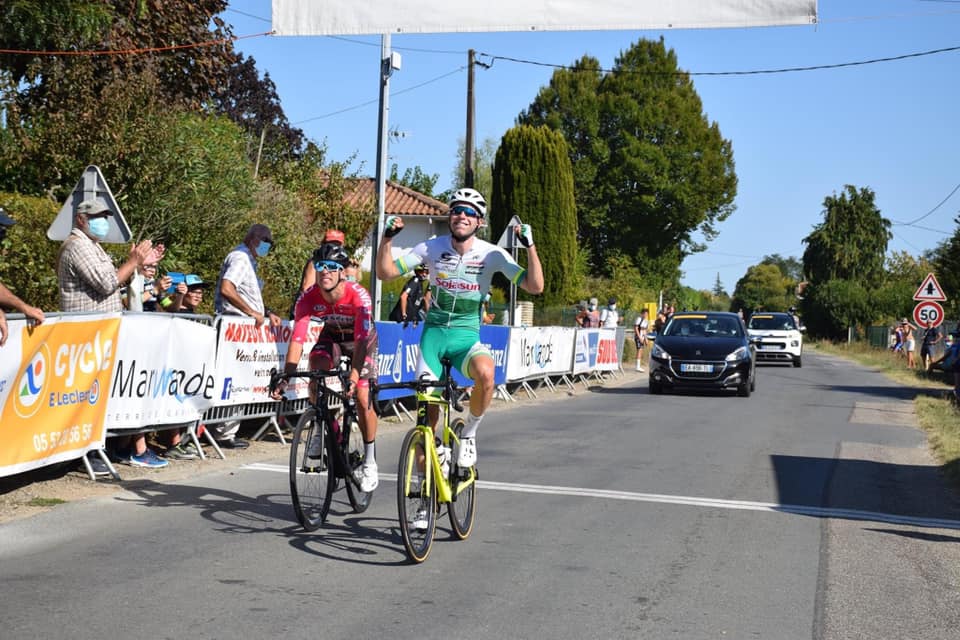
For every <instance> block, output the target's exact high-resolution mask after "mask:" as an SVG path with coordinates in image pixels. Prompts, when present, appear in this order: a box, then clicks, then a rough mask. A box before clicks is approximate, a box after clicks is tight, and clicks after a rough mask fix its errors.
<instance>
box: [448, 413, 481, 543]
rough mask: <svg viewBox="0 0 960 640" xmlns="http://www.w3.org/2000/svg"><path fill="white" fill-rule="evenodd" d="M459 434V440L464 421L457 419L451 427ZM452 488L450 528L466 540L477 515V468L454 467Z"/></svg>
mask: <svg viewBox="0 0 960 640" xmlns="http://www.w3.org/2000/svg"><path fill="white" fill-rule="evenodd" d="M450 428H451V429H453V432H454V433H455V434H457V440H459V439H460V434H461V433H462V432H463V419H462V418H457V419H456V420H454V421H453V424H452V425H451V426H450ZM450 486H451V490H452V492H453V500H452V501H451V502H450V504H448V505H447V515H449V516H450V526H451V527H452V528H453V535H454V536H456V537H457V538H458V539H460V540H465V539H466V538H467V536H469V535H470V532H471V531H473V521H474V517H475V516H476V514H477V468H476V466H473V467H471V468H468V469H461V468H460V467H457V466H454V468H453V472H452V473H451V474H450Z"/></svg>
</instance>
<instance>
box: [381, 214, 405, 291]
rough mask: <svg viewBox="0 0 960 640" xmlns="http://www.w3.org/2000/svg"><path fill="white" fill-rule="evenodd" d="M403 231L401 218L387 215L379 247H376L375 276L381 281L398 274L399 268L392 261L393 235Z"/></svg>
mask: <svg viewBox="0 0 960 640" xmlns="http://www.w3.org/2000/svg"><path fill="white" fill-rule="evenodd" d="M401 231H403V220H402V219H400V216H388V217H387V221H386V228H385V229H384V231H383V238H382V239H381V240H380V248H379V249H377V277H378V278H380V279H381V280H383V281H389V280H393V279H394V278H397V277H399V276H400V269H398V268H397V265H396V264H395V263H394V261H393V236H395V235H397V234H398V233H400V232H401Z"/></svg>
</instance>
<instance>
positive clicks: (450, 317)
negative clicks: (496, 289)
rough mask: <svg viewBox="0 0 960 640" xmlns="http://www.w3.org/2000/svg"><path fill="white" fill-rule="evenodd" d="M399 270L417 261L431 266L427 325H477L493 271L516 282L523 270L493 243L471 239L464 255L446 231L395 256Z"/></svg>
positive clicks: (406, 270) (472, 326)
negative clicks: (455, 246) (444, 233)
mask: <svg viewBox="0 0 960 640" xmlns="http://www.w3.org/2000/svg"><path fill="white" fill-rule="evenodd" d="M395 264H396V265H397V268H398V269H399V270H400V272H401V273H402V274H406V273H408V272H410V271H413V269H414V267H416V266H417V265H418V264H426V265H427V266H428V267H429V268H430V291H431V292H432V300H431V303H430V309H429V311H428V312H427V319H426V326H428V327H462V328H473V329H477V330H478V331H479V329H480V307H481V305H482V304H483V298H484V296H485V295H486V294H487V292H488V291H489V290H490V282H491V281H492V280H493V274H495V273H498V272H499V273H502V274H503V275H504V276H506V277H507V279H508V280H510V281H511V282H513V283H514V284H519V283H520V281H522V280H523V276H524V275H525V274H526V270H525V269H524V268H523V267H521V266H520V265H519V264H517V262H516V261H515V260H514V259H513V258H512V257H510V254H509V253H507V252H506V251H504V250H503V249H501V248H500V247H498V246H497V245H495V244H490V243H489V242H486V241H484V240H481V239H479V238H474V239H473V244H472V245H471V247H470V249H469V250H468V251H467V252H466V253H465V254H463V255H460V254H459V253H457V251H456V249H454V248H453V244H452V241H451V237H450V236H449V235H445V236H440V237H437V238H432V239H430V240H427V241H426V242H421V243H420V244H418V245H417V246H415V247H414V248H413V249H412V250H411V252H410V253H408V254H406V255H404V256H401V257H400V258H398V259H397V260H396V263H395Z"/></svg>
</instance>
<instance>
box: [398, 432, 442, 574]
mask: <svg viewBox="0 0 960 640" xmlns="http://www.w3.org/2000/svg"><path fill="white" fill-rule="evenodd" d="M431 437H432V435H431ZM428 456H429V454H428V451H427V442H426V439H425V436H424V431H423V430H422V429H418V428H413V429H411V430H410V431H409V432H408V433H407V435H406V437H405V438H404V439H403V446H401V447H400V463H399V465H398V467H397V511H398V512H399V515H400V533H401V535H402V536H403V546H404V547H405V548H406V550H407V556H408V557H409V558H410V559H411V560H412V561H413V562H417V563H419V562H423V561H424V560H426V559H427V556H428V555H430V547H431V546H432V545H433V536H434V533H435V531H436V528H437V491H436V487H435V485H434V482H433V473H432V472H431V471H432V469H431V464H432V463H431V461H430V458H429V457H428Z"/></svg>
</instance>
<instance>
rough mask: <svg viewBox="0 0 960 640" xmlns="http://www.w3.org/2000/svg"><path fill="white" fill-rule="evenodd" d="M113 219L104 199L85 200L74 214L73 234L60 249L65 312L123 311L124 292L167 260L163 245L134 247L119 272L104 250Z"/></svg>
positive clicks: (58, 259) (59, 275) (61, 297)
mask: <svg viewBox="0 0 960 640" xmlns="http://www.w3.org/2000/svg"><path fill="white" fill-rule="evenodd" d="M112 216H113V212H112V211H110V207H108V206H107V203H106V202H105V201H104V200H103V198H93V199H89V200H84V201H83V202H81V203H80V204H79V205H78V206H77V209H76V211H75V212H74V214H73V230H71V231H70V235H69V236H67V239H66V240H64V242H63V246H61V247H60V255H59V256H58V257H57V279H58V281H59V282H60V310H61V311H100V312H104V313H109V312H114V311H123V302H122V300H121V298H120V288H121V287H122V286H123V284H124V283H126V282H127V280H129V279H130V278H131V276H133V274H134V272H135V271H136V270H137V269H139V268H142V267H143V265H145V264H156V263H157V262H159V261H160V259H161V258H162V257H163V253H164V249H163V245H157V246H153V243H152V242H151V241H150V240H143V241H142V242H140V243H139V244H134V245H131V247H130V255H129V257H128V258H127V260H126V261H125V262H124V263H123V264H122V265H120V267H119V268H117V267H114V266H113V260H111V259H110V256H109V255H108V254H107V252H106V251H104V249H103V247H101V246H100V242H101V241H102V240H103V239H104V238H106V237H107V234H108V232H109V231H110V221H109V220H108V218H110V217H112Z"/></svg>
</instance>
